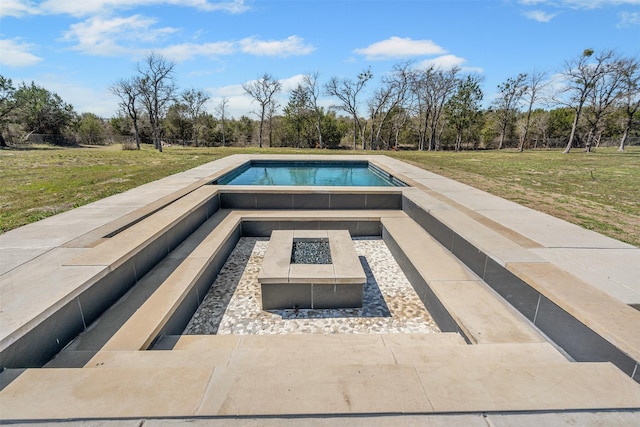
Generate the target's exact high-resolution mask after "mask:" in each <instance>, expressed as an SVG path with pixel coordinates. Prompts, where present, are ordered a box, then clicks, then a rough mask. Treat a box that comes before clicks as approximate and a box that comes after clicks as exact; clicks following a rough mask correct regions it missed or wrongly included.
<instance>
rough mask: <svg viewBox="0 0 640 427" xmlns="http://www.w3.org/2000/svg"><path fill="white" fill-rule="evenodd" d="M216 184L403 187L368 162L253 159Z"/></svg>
mask: <svg viewBox="0 0 640 427" xmlns="http://www.w3.org/2000/svg"><path fill="white" fill-rule="evenodd" d="M213 184H217V185H296V186H301V185H306V186H309V185H314V186H343V187H400V186H406V184H404V183H403V182H402V181H400V180H398V179H396V178H394V177H393V176H391V175H389V174H388V173H387V172H385V171H383V170H381V169H379V168H377V167H375V166H373V165H370V164H369V162H336V161H334V162H322V161H297V162H291V161H286V162H283V161H255V160H254V161H252V162H250V163H249V164H247V165H245V166H243V167H241V168H238V169H236V170H234V171H232V172H230V173H228V174H226V175H224V176H222V177H220V178H219V179H218V180H216V181H215V182H213Z"/></svg>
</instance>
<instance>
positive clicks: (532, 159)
mask: <svg viewBox="0 0 640 427" xmlns="http://www.w3.org/2000/svg"><path fill="white" fill-rule="evenodd" d="M236 153H273V154H280V153H299V154H300V153H304V154H327V153H331V152H327V151H324V150H323V151H320V150H295V149H262V150H259V149H254V148H246V149H245V148H182V147H167V148H166V149H165V151H164V153H158V152H156V151H155V150H153V149H152V148H151V147H148V146H147V147H144V148H143V149H142V150H141V151H124V150H122V149H121V148H120V146H119V145H115V146H108V147H88V148H57V147H49V146H30V147H24V148H11V149H3V150H0V180H1V181H0V182H1V183H2V187H0V188H1V189H0V232H6V231H8V230H11V229H13V228H16V227H19V226H21V225H25V224H28V223H31V222H34V221H38V220H40V219H43V218H46V217H48V216H51V215H54V214H57V213H60V212H63V211H66V210H69V209H72V208H74V207H77V206H81V205H84V204H87V203H90V202H93V201H95V200H99V199H102V198H104V197H107V196H109V195H112V194H116V193H120V192H122V191H125V190H128V189H130V188H132V187H136V186H139V185H141V184H144V183H146V182H150V181H154V180H156V179H159V178H162V177H164V176H167V175H170V174H173V173H176V172H180V171H184V170H187V169H190V168H192V167H195V166H198V165H201V164H203V163H207V162H210V161H213V160H216V159H219V158H221V157H224V156H227V155H231V154H236ZM341 153H345V154H346V153H348V154H354V153H357V154H362V153H363V152H362V151H359V152H352V151H348V152H341ZM364 154H373V153H372V152H370V151H367V152H364ZM375 154H378V153H377V152H376V153H375ZM379 154H386V155H390V156H393V157H396V158H398V159H401V160H404V161H407V162H409V163H412V164H415V165H417V166H420V167H422V168H424V169H428V170H430V171H432V172H435V173H438V174H441V175H444V176H447V177H449V178H453V179H456V180H458V181H461V182H464V183H466V184H469V185H472V186H474V187H476V188H479V189H481V190H485V191H487V192H489V193H492V194H496V195H498V196H501V197H504V198H506V199H509V200H513V201H515V202H517V203H520V204H522V205H525V206H528V207H531V208H533V209H536V210H539V211H543V212H546V213H549V214H551V215H554V216H556V217H559V218H562V219H565V220H567V221H569V222H573V223H575V224H578V225H581V226H582V227H585V228H588V229H591V230H595V231H597V232H599V233H602V234H605V235H607V236H610V237H613V238H616V239H619V240H622V241H625V242H628V243H631V244H633V245H635V246H640V147H629V148H628V149H627V150H626V151H625V152H624V153H618V152H617V151H616V149H614V148H606V149H603V148H601V149H598V150H597V151H596V152H594V153H589V154H587V153H584V152H582V151H581V150H574V151H572V152H571V153H570V154H568V155H563V154H562V153H561V152H560V151H546V150H544V151H526V152H524V153H517V152H515V151H500V152H498V151H481V152H479V151H470V152H460V153H453V152H415V151H400V152H382V153H379Z"/></svg>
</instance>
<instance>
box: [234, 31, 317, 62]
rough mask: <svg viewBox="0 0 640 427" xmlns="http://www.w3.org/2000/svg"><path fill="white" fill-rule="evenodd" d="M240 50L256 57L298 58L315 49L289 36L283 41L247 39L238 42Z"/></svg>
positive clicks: (295, 37) (301, 40) (300, 39)
mask: <svg viewBox="0 0 640 427" xmlns="http://www.w3.org/2000/svg"><path fill="white" fill-rule="evenodd" d="M239 44H240V50H242V52H244V53H248V54H250V55H256V56H280V57H288V56H298V55H308V54H309V53H311V52H313V51H314V50H315V49H316V48H315V47H313V46H312V45H310V44H305V43H304V40H303V39H302V38H300V37H298V36H289V37H287V38H286V39H284V40H260V39H257V38H255V37H247V38H245V39H242V40H240V42H239Z"/></svg>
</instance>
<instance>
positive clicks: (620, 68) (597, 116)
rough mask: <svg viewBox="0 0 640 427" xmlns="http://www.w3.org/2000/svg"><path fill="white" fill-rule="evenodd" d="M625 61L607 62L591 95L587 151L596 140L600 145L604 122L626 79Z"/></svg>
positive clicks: (597, 144) (596, 144) (612, 60)
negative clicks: (604, 70)
mask: <svg viewBox="0 0 640 427" xmlns="http://www.w3.org/2000/svg"><path fill="white" fill-rule="evenodd" d="M624 65H625V64H624V61H622V60H621V59H618V58H615V57H614V58H612V59H611V60H610V62H608V63H607V64H606V70H607V71H606V72H605V73H604V74H603V76H602V77H601V78H600V79H598V81H596V82H595V85H594V87H593V90H592V91H591V93H590V95H589V99H588V102H589V107H590V108H589V109H588V110H587V114H585V117H586V119H587V122H588V123H589V133H588V135H587V142H586V151H591V146H592V145H593V142H594V141H595V146H596V147H598V146H599V145H600V138H601V136H602V122H603V120H604V118H605V116H607V115H608V114H609V113H611V112H612V107H613V105H614V102H616V101H617V100H618V99H619V97H620V95H621V90H622V86H623V79H624V68H625V67H624Z"/></svg>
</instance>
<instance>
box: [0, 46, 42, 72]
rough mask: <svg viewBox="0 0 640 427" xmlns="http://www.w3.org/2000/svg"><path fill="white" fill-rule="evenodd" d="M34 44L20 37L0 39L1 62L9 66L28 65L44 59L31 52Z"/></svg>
mask: <svg viewBox="0 0 640 427" xmlns="http://www.w3.org/2000/svg"><path fill="white" fill-rule="evenodd" d="M32 47H33V45H31V44H29V43H24V42H22V41H21V40H20V39H2V40H0V52H2V55H0V64H1V65H3V66H8V67H28V66H30V65H34V64H37V63H38V62H40V61H42V58H40V57H38V56H36V55H34V54H32V53H31V52H29V50H31V49H32Z"/></svg>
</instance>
